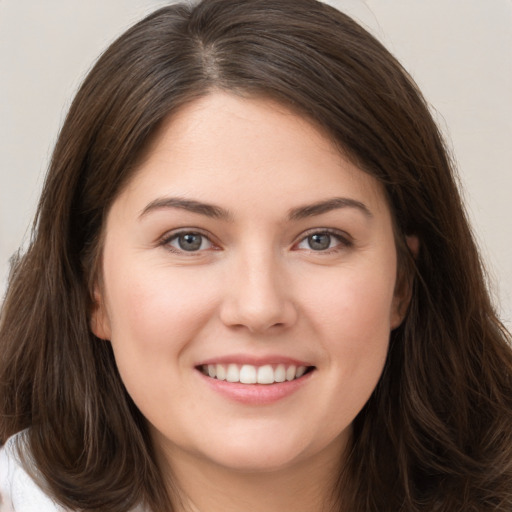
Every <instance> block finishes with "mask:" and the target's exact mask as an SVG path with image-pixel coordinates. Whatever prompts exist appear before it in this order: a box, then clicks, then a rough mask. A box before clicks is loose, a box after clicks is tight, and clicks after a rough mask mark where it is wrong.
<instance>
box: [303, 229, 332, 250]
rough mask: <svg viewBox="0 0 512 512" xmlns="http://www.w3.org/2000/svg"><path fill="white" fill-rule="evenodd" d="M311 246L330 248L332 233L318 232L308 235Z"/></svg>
mask: <svg viewBox="0 0 512 512" xmlns="http://www.w3.org/2000/svg"><path fill="white" fill-rule="evenodd" d="M308 242H309V246H310V247H311V249H315V250H317V251H323V250H325V249H328V248H329V246H330V245H331V235H328V234H326V233H317V234H315V235H311V236H309V237H308Z"/></svg>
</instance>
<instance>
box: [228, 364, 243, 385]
mask: <svg viewBox="0 0 512 512" xmlns="http://www.w3.org/2000/svg"><path fill="white" fill-rule="evenodd" d="M226 380H227V381H228V382H240V370H239V369H238V366H237V365H236V364H230V365H229V366H228V371H227V373H226Z"/></svg>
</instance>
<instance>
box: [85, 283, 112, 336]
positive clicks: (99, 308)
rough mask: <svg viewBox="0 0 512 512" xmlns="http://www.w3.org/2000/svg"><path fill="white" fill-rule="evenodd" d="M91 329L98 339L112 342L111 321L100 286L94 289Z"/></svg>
mask: <svg viewBox="0 0 512 512" xmlns="http://www.w3.org/2000/svg"><path fill="white" fill-rule="evenodd" d="M90 328H91V331H92V332H93V334H94V335H95V336H96V337H97V338H100V339H102V340H110V338H111V334H112V333H111V328H110V319H109V315H108V312H107V308H106V305H105V300H104V297H103V294H102V293H101V291H100V290H99V286H98V285H95V287H94V304H93V307H92V311H91V318H90Z"/></svg>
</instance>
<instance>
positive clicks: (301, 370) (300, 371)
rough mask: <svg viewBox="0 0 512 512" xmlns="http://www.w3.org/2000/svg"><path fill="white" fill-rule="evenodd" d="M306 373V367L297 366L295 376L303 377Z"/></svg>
mask: <svg viewBox="0 0 512 512" xmlns="http://www.w3.org/2000/svg"><path fill="white" fill-rule="evenodd" d="M305 373H306V367H305V366H299V367H298V368H297V373H296V374H295V378H296V379H298V378H299V377H302V376H303V375H304V374H305Z"/></svg>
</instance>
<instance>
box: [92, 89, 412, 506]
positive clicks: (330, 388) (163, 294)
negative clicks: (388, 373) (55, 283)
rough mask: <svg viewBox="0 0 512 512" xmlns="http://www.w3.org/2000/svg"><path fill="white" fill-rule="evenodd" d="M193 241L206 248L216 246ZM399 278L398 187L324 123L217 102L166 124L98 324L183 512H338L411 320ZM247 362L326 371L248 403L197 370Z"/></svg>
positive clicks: (114, 212)
mask: <svg viewBox="0 0 512 512" xmlns="http://www.w3.org/2000/svg"><path fill="white" fill-rule="evenodd" d="M169 198H174V199H173V200H172V201H169ZM176 198H179V200H180V201H182V200H184V199H185V200H187V201H195V202H199V203H206V204H208V205H214V206H215V208H217V209H222V215H221V216H220V217H216V216H212V215H211V214H212V213H214V212H212V211H209V210H208V209H205V208H202V209H201V208H199V209H198V208H194V210H198V211H191V210H190V204H188V206H187V205H186V204H185V203H183V201H182V202H179V201H177V200H176ZM333 198H343V201H341V202H340V201H339V200H338V201H337V202H335V201H334V202H333V201H332V199H333ZM347 199H348V201H347ZM326 201H327V202H328V203H327V206H326V207H325V208H323V210H326V211H322V208H316V210H315V209H313V210H311V209H310V210H307V209H304V207H306V206H308V205H316V204H318V203H325V202H326ZM329 201H330V203H329ZM347 203H348V204H347ZM194 204H195V203H194ZM214 211H217V210H214ZM217 213H218V211H217ZM326 231H329V232H332V233H331V234H325V233H326ZM177 232H188V233H191V232H192V233H200V234H201V235H203V237H202V238H201V237H199V238H198V239H196V240H199V241H200V243H201V244H200V247H199V249H198V250H194V251H185V250H183V249H181V248H180V240H181V241H183V239H180V238H177V235H176V233H177ZM312 233H316V234H317V235H320V238H319V239H320V240H322V241H323V242H325V241H327V242H328V244H327V245H328V246H329V247H328V248H325V249H324V248H322V249H320V250H319V249H318V246H314V247H312V242H313V241H314V240H313V239H311V238H308V236H310V235H311V234H312ZM317 240H318V239H317ZM322 247H323V246H322ZM396 267H397V256H396V248H395V241H394V235H393V224H392V219H391V214H390V211H389V208H388V205H387V202H386V199H385V196H384V192H383V190H382V188H381V186H380V185H379V183H378V182H377V181H376V180H375V179H374V178H372V177H371V176H369V175H368V174H366V173H364V172H362V171H361V170H360V169H358V168H357V167H356V166H355V165H354V164H352V163H350V162H349V160H348V159H347V158H345V157H344V156H343V155H342V154H340V152H339V151H338V150H337V149H336V147H335V146H334V144H333V143H332V142H331V141H330V140H329V139H328V138H327V137H326V136H325V135H324V134H323V133H322V131H320V130H319V129H318V128H317V127H315V126H314V125H313V124H311V123H309V122H308V121H306V120H304V119H302V118H300V117H298V116H297V115H295V114H294V113H292V112H290V111H288V110H287V109H286V108H285V107H283V106H281V105H278V104H276V103H273V102H272V101H270V100H266V99H242V98H240V97H237V96H234V95H230V94H224V93H218V92H215V93H212V94H210V95H208V96H206V97H205V98H202V99H200V100H197V101H195V102H194V103H192V104H190V105H187V106H185V107H184V108H182V109H181V110H180V111H179V112H178V113H177V114H175V115H174V116H173V117H172V118H170V119H169V120H168V121H167V123H166V124H165V125H164V126H163V128H162V129H161V132H160V133H159V136H158V137H157V139H156V140H155V141H154V143H153V145H152V147H151V148H150V150H149V152H148V155H147V157H146V158H145V160H144V161H143V162H142V164H141V165H140V168H139V169H138V171H137V173H136V175H135V176H134V178H133V179H132V180H131V182H130V183H129V184H128V186H127V187H126V188H125V189H124V190H123V191H122V192H121V193H120V195H119V196H118V197H117V199H116V200H115V202H114V204H113V205H112V207H111V209H110V212H109V215H108V218H107V222H106V227H105V242H104V248H103V268H102V284H101V286H98V287H97V291H96V299H97V307H96V310H95V312H94V314H93V318H92V328H93V330H94V332H95V333H96V335H97V336H99V337H101V338H103V339H108V340H111V343H112V347H113V350H114V354H115V358H116V361H117V364H118V367H119V371H120V374H121V377H122V379H123V381H124V383H125V385H126V388H127V390H128V392H129V393H130V395H131V396H132V398H133V400H134V401H135V403H136V404H137V406H138V407H139V408H140V410H141V411H142V413H143V414H144V416H145V417H146V418H147V420H148V423H149V426H150V430H151V432H152V437H153V441H154V444H155V446H156V448H157V450H156V451H157V453H158V454H159V455H158V456H159V461H160V464H161V466H162V468H163V470H164V471H165V472H166V474H167V475H168V476H169V478H170V475H172V478H173V480H174V481H175V482H177V486H178V488H179V489H180V492H181V497H182V500H183V504H182V506H183V510H200V511H206V510H208V512H214V511H217V510H218V511H223V512H229V511H232V510H233V511H235V510H237V511H238V510H242V509H244V508H245V509H247V507H249V508H250V510H252V511H260V510H261V511H265V512H269V511H272V510H279V511H282V510H296V511H308V510H309V511H313V510H314V511H318V510H323V508H322V507H326V508H325V509H327V507H329V506H331V505H332V504H333V502H332V500H331V492H332V490H333V486H334V484H335V482H334V478H335V477H334V476H333V475H336V474H337V473H339V467H340V464H342V460H343V454H344V450H345V448H346V446H347V443H348V442H349V439H350V435H351V424H352V421H353V419H354V418H355V416H356V415H357V414H358V412H359V411H360V410H361V408H362V407H363V405H364V404H365V402H366V401H367V400H368V398H369V396H370V395H371V393H372V391H373V389H374V388H375V385H376V384H377V382H378V380H379V377H380V375H381V372H382V369H383V365H384V362H385V358H386V353H387V349H388V342H389V334H390V331H391V330H392V329H393V328H395V327H396V326H398V325H399V323H400V322H401V320H402V315H401V314H400V310H401V309H402V307H401V305H402V306H403V302H404V300H405V298H404V296H403V294H399V293H397V292H396V290H395V288H396V286H395V285H396V274H397V269H396ZM233 355H234V357H235V358H239V359H244V358H251V357H256V358H261V357H266V358H273V359H279V358H294V359H297V360H300V361H304V362H307V363H308V365H310V366H313V367H314V369H313V371H311V373H309V374H308V375H307V379H305V381H304V383H303V384H302V386H300V387H299V388H298V389H297V390H296V391H294V392H293V393H291V394H289V395H286V396H285V397H284V398H281V399H279V400H276V401H273V402H271V403H265V404H254V403H249V404H248V403H240V402H239V401H236V400H232V399H231V398H229V397H226V396H224V395H223V394H222V393H219V392H217V390H216V389H214V388H212V387H211V386H210V385H208V383H207V382H206V381H207V380H208V378H207V377H205V376H204V375H202V374H201V372H200V371H198V369H197V365H198V364H201V363H202V362H204V361H206V360H212V359H213V360H215V359H216V358H222V357H225V356H233ZM262 489H264V490H265V492H262Z"/></svg>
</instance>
